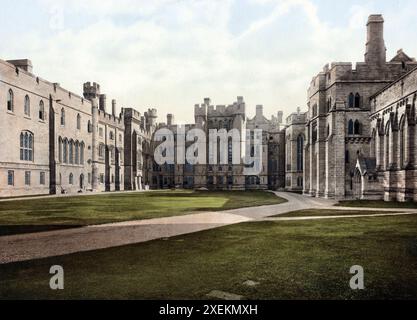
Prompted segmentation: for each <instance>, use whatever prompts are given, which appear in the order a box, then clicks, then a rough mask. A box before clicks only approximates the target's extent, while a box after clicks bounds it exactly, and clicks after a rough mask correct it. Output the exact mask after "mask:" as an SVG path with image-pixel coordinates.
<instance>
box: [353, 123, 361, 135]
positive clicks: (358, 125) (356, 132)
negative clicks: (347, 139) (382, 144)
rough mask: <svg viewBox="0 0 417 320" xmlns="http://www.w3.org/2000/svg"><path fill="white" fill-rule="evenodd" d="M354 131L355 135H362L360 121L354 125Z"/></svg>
mask: <svg viewBox="0 0 417 320" xmlns="http://www.w3.org/2000/svg"><path fill="white" fill-rule="evenodd" d="M353 129H354V130H353V133H354V134H361V124H360V122H359V121H358V120H356V121H355V124H354V128H353Z"/></svg>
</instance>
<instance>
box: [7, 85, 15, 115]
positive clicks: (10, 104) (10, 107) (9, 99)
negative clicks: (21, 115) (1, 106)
mask: <svg viewBox="0 0 417 320" xmlns="http://www.w3.org/2000/svg"><path fill="white" fill-rule="evenodd" d="M13 109H14V95H13V91H12V89H9V92H8V93H7V110H8V111H11V112H13Z"/></svg>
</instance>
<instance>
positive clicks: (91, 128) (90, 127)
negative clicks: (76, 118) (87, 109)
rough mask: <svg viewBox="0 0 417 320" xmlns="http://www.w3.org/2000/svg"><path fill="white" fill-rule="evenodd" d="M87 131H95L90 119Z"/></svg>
mask: <svg viewBox="0 0 417 320" xmlns="http://www.w3.org/2000/svg"><path fill="white" fill-rule="evenodd" d="M87 131H88V133H91V132H93V127H92V126H91V121H90V120H88V125H87Z"/></svg>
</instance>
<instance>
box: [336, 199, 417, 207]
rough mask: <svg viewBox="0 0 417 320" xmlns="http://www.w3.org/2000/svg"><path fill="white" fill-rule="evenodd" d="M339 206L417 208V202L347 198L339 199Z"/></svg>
mask: <svg viewBox="0 0 417 320" xmlns="http://www.w3.org/2000/svg"><path fill="white" fill-rule="evenodd" d="M335 206H337V207H363V208H399V209H414V208H417V202H387V201H382V200H347V201H339V203H338V204H336V205H335Z"/></svg>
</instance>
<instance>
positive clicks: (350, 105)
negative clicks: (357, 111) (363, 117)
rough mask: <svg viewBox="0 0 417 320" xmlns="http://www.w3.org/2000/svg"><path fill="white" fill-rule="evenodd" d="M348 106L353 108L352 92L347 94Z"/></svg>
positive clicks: (353, 98)
mask: <svg viewBox="0 0 417 320" xmlns="http://www.w3.org/2000/svg"><path fill="white" fill-rule="evenodd" d="M348 105H349V108H353V107H354V106H355V95H354V94H353V93H350V94H349V102H348Z"/></svg>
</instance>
